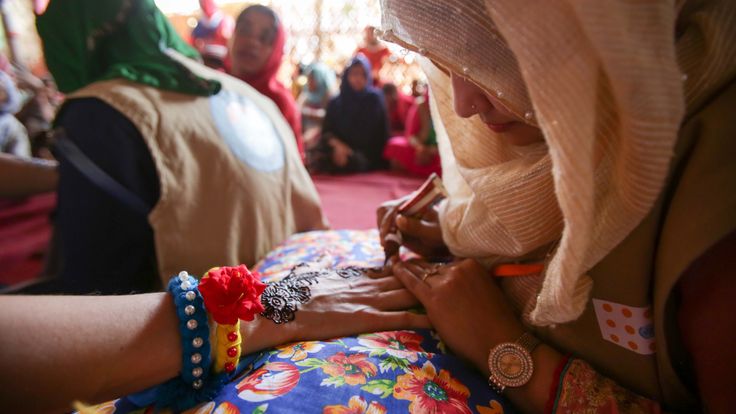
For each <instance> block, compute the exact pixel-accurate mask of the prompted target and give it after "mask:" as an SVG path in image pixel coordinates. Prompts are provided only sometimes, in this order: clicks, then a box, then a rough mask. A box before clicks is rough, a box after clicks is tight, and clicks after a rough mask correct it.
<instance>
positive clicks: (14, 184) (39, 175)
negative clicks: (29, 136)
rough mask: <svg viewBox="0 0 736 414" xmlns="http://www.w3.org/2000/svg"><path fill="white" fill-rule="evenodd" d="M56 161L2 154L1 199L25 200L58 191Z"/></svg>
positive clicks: (0, 168)
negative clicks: (24, 198)
mask: <svg viewBox="0 0 736 414" xmlns="http://www.w3.org/2000/svg"><path fill="white" fill-rule="evenodd" d="M57 165H58V164H57V163H56V161H47V160H40V159H28V158H20V157H16V156H14V155H9V154H0V198H23V197H29V196H32V195H36V194H41V193H46V192H50V191H55V190H56V185H57V183H58V180H59V173H58V172H57Z"/></svg>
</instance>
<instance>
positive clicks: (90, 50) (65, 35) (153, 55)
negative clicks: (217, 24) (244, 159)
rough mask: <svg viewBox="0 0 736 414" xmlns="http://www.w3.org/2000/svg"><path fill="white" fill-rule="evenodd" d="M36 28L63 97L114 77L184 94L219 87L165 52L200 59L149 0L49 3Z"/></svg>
mask: <svg viewBox="0 0 736 414" xmlns="http://www.w3.org/2000/svg"><path fill="white" fill-rule="evenodd" d="M36 27H37V28H38V33H39V35H40V36H41V40H42V41H43V49H44V54H45V56H46V64H47V65H48V68H49V70H50V71H51V74H52V75H53V76H54V79H55V80H56V84H57V85H58V87H59V90H60V91H62V92H64V93H69V92H73V91H76V90H77V89H80V88H82V87H84V86H86V85H89V84H90V83H93V82H96V81H99V80H105V79H114V78H124V79H129V80H131V81H133V82H138V83H142V84H145V85H150V86H153V87H155V88H159V89H165V90H169V91H175V92H181V93H185V94H188V95H200V96H209V95H213V94H215V93H217V92H218V91H219V90H220V83H219V82H216V81H211V80H207V79H203V78H201V77H199V76H196V75H194V74H193V73H192V72H190V71H189V70H188V69H186V68H185V67H184V66H182V65H181V64H180V63H178V62H177V61H176V60H174V59H173V58H171V57H169V56H168V55H167V54H166V53H165V49H173V50H175V51H177V52H179V53H181V54H183V55H185V56H187V57H190V58H193V59H199V54H198V53H197V51H196V50H194V49H193V48H192V47H191V46H189V45H188V44H186V43H185V42H184V40H182V39H181V37H179V35H177V33H176V31H175V30H174V28H173V27H172V26H171V24H170V23H169V21H168V19H167V18H166V16H164V15H163V14H162V13H161V11H160V10H159V9H158V8H157V7H156V5H155V4H154V2H153V0H51V2H50V3H49V6H48V8H47V9H46V12H45V13H43V14H42V15H40V16H38V17H37V18H36Z"/></svg>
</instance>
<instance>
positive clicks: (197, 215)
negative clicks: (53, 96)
mask: <svg viewBox="0 0 736 414" xmlns="http://www.w3.org/2000/svg"><path fill="white" fill-rule="evenodd" d="M175 58H177V59H179V60H180V61H181V63H182V64H184V65H185V66H187V67H188V68H189V69H190V70H191V71H192V72H194V73H195V74H197V75H199V76H201V77H203V78H207V79H214V80H217V81H219V82H221V84H222V90H221V91H220V92H219V93H218V94H216V95H213V96H210V97H199V96H191V95H183V94H181V93H176V92H169V91H164V90H160V89H156V88H152V87H149V86H144V85H141V84H138V83H133V82H129V81H126V80H122V79H115V80H109V81H101V82H96V83H94V84H92V85H89V86H88V87H86V88H83V89H81V90H79V91H77V92H75V93H74V94H73V95H72V96H71V97H70V98H71V99H74V98H88V97H92V98H97V99H101V100H102V101H104V102H106V103H108V104H109V105H111V106H112V107H114V108H115V109H117V110H118V111H119V112H121V113H122V114H123V115H125V116H126V117H127V118H128V119H129V120H130V121H131V122H132V123H133V124H134V125H135V126H136V127H137V128H138V131H140V133H141V135H142V136H143V139H144V140H145V142H146V144H147V146H148V149H149V150H150V152H151V155H152V158H153V161H154V164H155V166H156V171H157V172H158V178H159V181H160V189H161V191H160V194H161V195H160V198H159V200H158V203H157V204H156V205H155V207H154V208H153V210H152V211H151V213H150V214H149V216H148V220H149V222H150V223H151V226H152V227H153V231H154V239H155V246H156V257H157V259H158V267H159V271H160V276H161V279H162V281H163V282H164V286H165V282H166V281H167V280H168V278H169V277H170V276H171V275H173V274H175V273H178V272H179V271H181V270H187V271H188V272H190V273H192V274H195V275H202V274H203V273H204V272H205V271H207V270H208V269H209V268H211V267H213V266H225V265H238V264H241V263H243V264H246V265H248V266H251V265H253V264H254V263H255V262H256V261H258V260H259V259H260V258H262V257H263V256H264V255H265V254H266V253H267V252H269V251H270V250H271V249H272V248H274V247H275V246H276V245H277V244H278V243H280V242H282V241H283V240H284V239H285V238H286V237H288V236H289V235H291V234H293V233H295V232H301V231H307V230H314V229H323V228H325V227H326V220H325V218H324V216H323V214H322V210H321V207H320V202H319V196H318V194H317V191H316V189H315V187H314V184H313V183H312V181H311V179H310V177H309V175H308V174H307V171H306V169H305V168H304V165H303V164H302V161H301V158H300V156H299V152H298V150H297V147H296V142H295V139H294V135H293V133H292V131H291V129H290V128H289V126H288V124H287V123H286V121H285V120H284V118H283V116H282V115H281V112H280V111H279V110H278V108H277V107H276V106H275V105H274V103H273V102H272V101H271V100H269V99H268V98H266V97H264V96H262V95H260V94H259V93H258V92H256V91H255V90H254V89H253V88H251V87H250V86H249V85H247V84H245V83H243V82H241V81H240V80H237V79H235V78H233V77H230V76H228V75H225V74H222V73H220V72H216V71H214V70H210V69H209V68H206V67H205V66H203V65H200V64H199V63H197V62H194V61H191V60H189V59H186V58H184V57H181V56H180V55H175ZM100 139H104V137H100ZM111 150H114V149H111ZM121 254H125V252H121Z"/></svg>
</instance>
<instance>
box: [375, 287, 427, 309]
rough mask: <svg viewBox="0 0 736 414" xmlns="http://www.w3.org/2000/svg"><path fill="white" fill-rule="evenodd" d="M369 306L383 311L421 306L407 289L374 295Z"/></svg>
mask: <svg viewBox="0 0 736 414" xmlns="http://www.w3.org/2000/svg"><path fill="white" fill-rule="evenodd" d="M368 301H369V304H370V305H371V306H373V307H375V308H376V309H379V310H383V311H392V310H404V309H409V308H414V307H417V306H419V305H421V302H419V299H417V298H416V296H414V295H413V294H412V293H411V292H409V291H408V290H406V289H397V290H389V291H387V292H381V293H378V294H376V295H372V296H370V297H369V298H368Z"/></svg>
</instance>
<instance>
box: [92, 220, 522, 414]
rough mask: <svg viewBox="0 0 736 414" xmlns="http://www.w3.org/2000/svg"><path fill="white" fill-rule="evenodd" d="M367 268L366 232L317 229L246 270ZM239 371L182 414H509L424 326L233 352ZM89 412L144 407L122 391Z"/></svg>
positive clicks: (372, 246)
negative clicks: (320, 265) (311, 265)
mask: <svg viewBox="0 0 736 414" xmlns="http://www.w3.org/2000/svg"><path fill="white" fill-rule="evenodd" d="M309 261H321V262H328V264H329V265H335V266H338V265H339V266H362V267H373V266H378V265H381V264H382V261H383V251H382V250H381V247H380V245H379V243H378V235H377V232H376V231H374V230H371V231H350V230H339V231H319V232H309V233H302V234H298V235H295V236H293V237H291V238H290V239H289V240H288V241H287V242H285V243H284V244H283V245H282V246H280V247H279V248H277V249H275V250H274V251H273V252H272V253H271V254H269V255H268V257H266V258H265V259H264V260H263V261H262V262H261V263H259V265H258V266H256V268H255V270H256V271H258V272H259V273H261V274H262V275H263V278H264V279H266V280H274V279H278V278H280V277H282V276H284V275H285V274H286V273H288V271H289V270H290V269H291V268H292V267H293V266H295V265H297V264H299V263H302V262H309ZM238 372H239V374H238V376H237V377H236V378H235V379H234V380H233V381H232V382H230V383H229V384H228V385H226V386H225V387H224V388H223V390H222V391H221V392H220V394H219V395H218V396H217V398H216V399H215V400H214V401H212V402H209V403H205V404H202V405H200V406H198V407H195V408H192V409H190V410H188V411H186V413H187V414H215V413H216V414H233V413H248V414H251V413H252V414H256V413H278V414H282V413H283V414H288V413H298V414H305V413H328V414H382V413H438V414H439V413H447V414H454V413H457V414H464V413H481V414H501V413H504V412H506V413H510V412H512V410H511V407H510V405H509V404H508V403H507V402H506V401H505V400H503V399H501V398H499V397H498V396H497V395H496V394H495V393H494V392H493V391H492V390H491V389H490V388H489V386H488V384H487V381H486V379H485V378H483V377H482V376H481V375H480V374H479V373H478V372H477V371H476V370H475V369H473V368H472V367H469V366H467V365H466V364H465V363H464V362H462V361H461V360H459V359H458V358H456V357H454V356H453V355H451V354H448V353H447V352H446V350H445V348H444V345H443V343H442V342H441V341H440V340H439V338H438V337H437V336H436V334H435V333H434V332H432V331H428V330H422V331H409V330H403V331H391V332H377V333H366V334H362V335H357V336H353V337H346V338H336V339H333V340H329V341H309V342H298V343H293V344H286V345H283V346H281V347H279V348H277V349H273V350H268V351H264V352H260V353H257V354H253V355H249V356H248V357H246V358H244V359H243V360H241V363H240V365H239V367H238ZM91 412H96V413H106V414H107V413H116V414H117V413H148V412H153V411H152V410H151V409H150V408H149V409H146V408H141V407H139V406H137V405H136V404H135V402H134V401H132V400H131V399H130V398H128V397H124V398H121V399H118V400H115V401H111V402H108V403H106V404H102V405H100V406H97V407H93V411H91Z"/></svg>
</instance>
